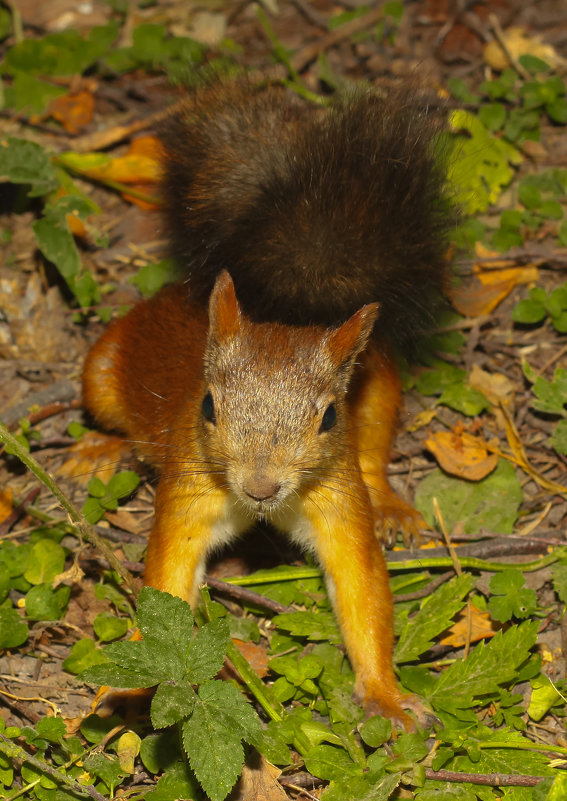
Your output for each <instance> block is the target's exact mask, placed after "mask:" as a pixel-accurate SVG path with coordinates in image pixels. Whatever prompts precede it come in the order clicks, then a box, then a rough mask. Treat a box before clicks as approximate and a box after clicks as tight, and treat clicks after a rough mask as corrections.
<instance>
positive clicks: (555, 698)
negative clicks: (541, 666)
mask: <svg viewBox="0 0 567 801" xmlns="http://www.w3.org/2000/svg"><path fill="white" fill-rule="evenodd" d="M531 685H532V695H531V698H530V703H529V705H528V710H527V711H528V715H529V716H530V718H531V719H532V720H535V721H536V722H538V721H540V720H541V719H542V718H543V717H545V715H547V713H548V712H549V710H550V709H551V708H552V707H553V706H554V705H555V704H558V703H561V704H563V703H564V701H563V696H562V695H561V693H560V692H559V690H558V689H557V687H555V685H554V684H553V683H552V682H551V680H550V679H549V676H546V675H545V674H544V673H540V675H539V676H537V677H536V678H535V679H532V681H531ZM522 711H523V710H522Z"/></svg>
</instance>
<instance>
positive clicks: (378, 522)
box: [374, 492, 428, 548]
mask: <svg viewBox="0 0 567 801" xmlns="http://www.w3.org/2000/svg"><path fill="white" fill-rule="evenodd" d="M427 528H428V526H427V523H426V522H425V520H424V519H423V517H422V516H421V514H420V512H418V511H416V510H415V509H414V508H413V506H410V505H409V503H406V502H405V501H403V500H402V499H401V498H398V496H397V495H395V494H394V493H393V492H389V493H387V494H384V495H381V497H380V499H379V501H378V502H377V503H376V505H374V531H375V532H376V536H377V537H378V539H379V540H380V541H381V542H383V543H384V545H385V546H386V547H387V548H391V547H392V546H393V545H394V543H395V541H396V537H397V536H398V532H399V531H401V532H402V535H403V538H404V542H405V544H406V545H408V546H409V545H411V544H412V543H413V544H417V543H418V542H419V540H420V538H421V532H422V531H424V530H426V529H427Z"/></svg>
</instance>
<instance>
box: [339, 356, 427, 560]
mask: <svg viewBox="0 0 567 801" xmlns="http://www.w3.org/2000/svg"><path fill="white" fill-rule="evenodd" d="M359 359H360V362H361V369H360V372H359V373H358V375H357V380H356V384H355V386H354V388H353V393H352V397H351V412H352V420H353V425H354V426H355V432H354V433H355V437H356V443H357V449H358V461H359V464H360V471H361V474H362V479H363V481H364V483H365V485H366V487H367V489H368V494H369V496H370V502H371V504H372V508H373V511H374V522H375V531H376V534H377V536H378V538H379V539H380V540H382V541H383V542H385V543H386V544H387V545H393V543H394V542H395V539H396V536H397V534H398V531H401V532H402V534H403V536H404V540H405V542H406V543H407V542H409V541H412V540H413V541H417V540H419V536H420V531H421V530H422V529H425V528H427V525H426V523H425V521H424V519H423V517H422V516H421V514H420V513H419V512H417V511H416V510H415V509H414V508H413V507H412V506H410V504H408V503H406V502H405V501H404V500H402V499H401V498H400V497H398V495H396V493H395V492H394V490H393V489H392V488H391V486H390V483H389V481H388V476H387V468H388V462H389V458H390V450H391V447H392V443H393V440H394V437H395V434H396V429H397V424H398V410H399V408H400V404H401V382H400V377H399V375H398V371H397V368H396V365H395V363H394V359H393V357H392V356H391V355H390V354H389V353H386V352H379V351H378V350H377V349H376V347H375V346H373V345H370V346H369V347H368V348H367V350H366V351H365V352H364V353H362V354H361V355H360V357H359Z"/></svg>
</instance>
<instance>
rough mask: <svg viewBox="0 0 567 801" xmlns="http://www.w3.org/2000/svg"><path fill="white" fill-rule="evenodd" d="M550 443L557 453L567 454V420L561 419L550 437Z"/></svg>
mask: <svg viewBox="0 0 567 801" xmlns="http://www.w3.org/2000/svg"><path fill="white" fill-rule="evenodd" d="M549 444H550V445H551V447H552V448H555V450H556V451H557V453H562V454H564V455H566V456H567V420H560V421H559V422H558V423H557V425H556V426H555V430H554V432H553V434H552V435H551V437H550V439H549Z"/></svg>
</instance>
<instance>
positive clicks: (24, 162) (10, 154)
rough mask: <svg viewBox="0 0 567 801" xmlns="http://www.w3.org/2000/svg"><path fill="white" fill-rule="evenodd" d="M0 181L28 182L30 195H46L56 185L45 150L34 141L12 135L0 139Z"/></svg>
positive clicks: (53, 172) (55, 177)
mask: <svg viewBox="0 0 567 801" xmlns="http://www.w3.org/2000/svg"><path fill="white" fill-rule="evenodd" d="M0 181H11V182H12V183H13V184H30V186H31V189H30V193H29V194H30V197H39V196H41V195H46V194H47V193H48V192H53V191H54V190H55V189H56V188H57V186H58V181H57V175H56V172H55V169H54V167H53V165H52V163H51V159H50V157H49V154H48V153H47V151H46V150H44V148H42V147H40V145H36V144H35V142H28V141H27V140H26V139H16V138H14V137H8V138H7V139H2V140H1V141H0Z"/></svg>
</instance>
